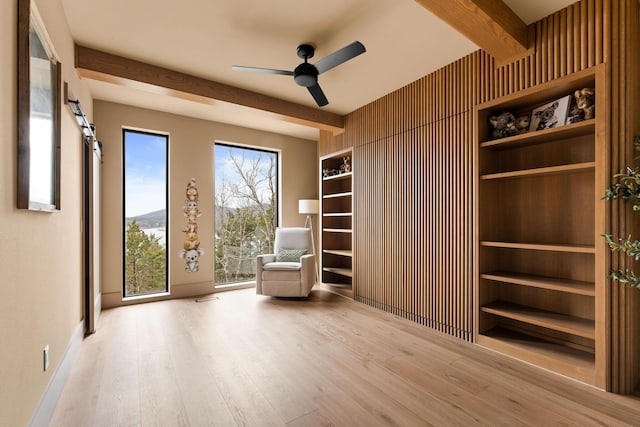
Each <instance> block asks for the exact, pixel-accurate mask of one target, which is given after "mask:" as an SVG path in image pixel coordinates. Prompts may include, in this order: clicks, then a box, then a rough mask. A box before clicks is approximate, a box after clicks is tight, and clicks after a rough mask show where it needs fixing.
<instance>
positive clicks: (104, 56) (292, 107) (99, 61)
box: [75, 45, 344, 133]
mask: <svg viewBox="0 0 640 427" xmlns="http://www.w3.org/2000/svg"><path fill="white" fill-rule="evenodd" d="M75 66H76V69H77V70H78V74H79V75H80V76H81V77H85V78H89V79H93V80H100V81H104V82H108V83H115V84H118V85H122V86H129V87H137V88H141V89H143V90H146V91H151V92H153V93H159V94H162V95H168V96H175V97H177V98H182V99H189V100H192V101H197V102H203V103H208V104H216V103H220V102H222V103H228V104H233V105H236V106H240V107H245V108H252V109H257V110H262V111H266V112H269V113H271V114H273V115H274V117H277V118H278V119H281V120H284V121H287V122H290V123H297V124H301V125H305V126H310V127H315V128H318V129H322V130H328V131H331V132H335V133H339V132H342V131H344V117H343V116H341V115H339V114H335V113H330V112H328V111H323V110H319V109H317V108H311V107H307V106H304V105H300V104H296V103H293V102H289V101H284V100H282V99H278V98H275V97H272V96H267V95H263V94H260V93H256V92H252V91H249V90H246V89H240V88H237V87H234V86H229V85H226V84H223V83H218V82H215V81H212V80H207V79H203V78H200V77H195V76H192V75H189V74H184V73H180V72H177V71H173V70H169V69H166V68H162V67H158V66H155V65H151V64H146V63H144V62H140V61H136V60H133V59H129V58H124V57H121V56H117V55H113V54H110V53H106V52H102V51H99V50H96V49H91V48H88V47H84V46H79V45H76V46H75Z"/></svg>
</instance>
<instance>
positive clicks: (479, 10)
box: [416, 0, 529, 60]
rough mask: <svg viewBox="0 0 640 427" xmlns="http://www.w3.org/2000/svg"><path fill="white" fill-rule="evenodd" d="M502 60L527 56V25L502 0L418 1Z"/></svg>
mask: <svg viewBox="0 0 640 427" xmlns="http://www.w3.org/2000/svg"><path fill="white" fill-rule="evenodd" d="M416 2H418V3H419V4H420V5H422V6H423V7H424V8H425V9H427V10H429V11H431V13H433V14H434V15H436V16H437V17H438V18H440V19H442V20H443V21H445V22H446V23H447V24H449V25H451V27H453V28H454V29H455V30H457V31H458V32H460V33H461V34H463V35H464V36H466V37H467V38H468V39H469V40H471V41H472V42H474V43H475V44H477V45H478V46H479V47H480V48H481V49H483V50H485V51H486V52H487V53H489V54H490V55H492V56H493V57H494V58H496V59H498V60H506V59H509V58H513V57H517V56H521V55H524V54H525V53H526V51H527V49H528V48H529V41H528V30H527V25H526V24H525V23H524V22H523V21H522V19H520V17H519V16H518V15H516V14H515V13H514V12H513V11H512V10H511V9H510V8H509V6H507V5H506V4H504V3H503V2H502V1H501V0H416Z"/></svg>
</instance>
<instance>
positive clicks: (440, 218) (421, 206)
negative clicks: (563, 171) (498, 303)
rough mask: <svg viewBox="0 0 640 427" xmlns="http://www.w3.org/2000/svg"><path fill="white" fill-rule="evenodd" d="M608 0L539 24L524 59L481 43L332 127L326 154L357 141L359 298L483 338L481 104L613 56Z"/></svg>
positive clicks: (323, 144) (587, 0) (324, 137)
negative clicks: (476, 273) (479, 290)
mask: <svg viewBox="0 0 640 427" xmlns="http://www.w3.org/2000/svg"><path fill="white" fill-rule="evenodd" d="M609 2H610V0H582V1H581V2H578V3H575V4H574V5H572V6H569V7H568V8H566V9H563V10H561V11H559V12H557V13H555V14H553V15H551V16H549V17H547V18H545V19H542V20H541V21H538V22H537V23H534V24H532V25H531V27H530V31H531V34H532V37H533V39H532V40H533V44H532V52H529V53H528V54H527V55H525V56H524V57H522V58H519V59H518V60H517V61H514V62H513V63H509V64H502V65H501V66H500V67H496V66H495V61H494V59H493V58H492V57H491V56H489V55H488V54H486V53H484V52H482V51H477V52H474V53H472V54H470V55H469V56H467V57H464V58H462V59H460V60H458V61H456V62H454V63H453V64H450V65H448V66H446V67H444V68H442V69H440V70H437V71H435V72H433V73H431V74H429V75H427V76H425V77H423V78H421V79H419V80H417V81H416V82H414V83H412V84H410V85H408V86H406V87H404V88H402V89H399V90H398V91H396V92H394V93H392V94H389V95H387V96H385V97H383V98H381V99H379V100H377V101H374V102H372V103H371V104H368V105H366V106H363V107H362V108H360V109H358V110H356V111H354V112H353V113H351V114H349V115H348V116H346V118H345V132H344V134H343V135H341V136H336V137H333V136H331V134H327V133H322V132H321V138H320V145H319V153H320V155H324V154H328V153H330V152H331V151H336V150H339V149H343V148H347V147H351V146H352V147H354V185H355V187H354V188H355V192H356V193H358V192H361V193H360V194H355V195H354V197H355V198H354V200H355V201H356V208H355V209H356V210H355V212H354V219H353V220H354V228H355V235H354V244H355V246H356V247H357V250H356V251H355V254H356V255H355V256H356V258H357V259H355V260H354V265H355V268H354V277H355V278H356V279H355V282H356V283H357V285H356V287H355V298H356V299H358V300H359V301H362V302H365V303H367V304H370V305H372V306H374V307H377V308H380V309H383V310H387V311H390V312H393V313H396V314H398V315H400V316H403V317H406V318H409V319H412V320H414V321H416V322H419V323H421V324H424V325H426V326H429V327H432V328H434V329H437V330H440V331H442V332H445V333H449V334H451V335H454V336H457V337H460V338H462V339H465V340H472V337H473V316H472V314H471V310H472V307H473V306H474V299H473V294H472V289H471V284H472V282H473V280H472V279H473V277H472V274H473V264H472V263H473V244H472V242H473V232H474V227H473V224H474V217H473V215H472V212H473V203H472V202H473V200H472V198H471V196H472V194H473V192H474V187H473V176H474V173H473V168H474V167H475V154H474V150H473V147H472V141H473V135H472V132H473V114H472V110H473V106H474V105H476V104H479V103H484V102H487V101H489V100H492V99H494V98H496V97H499V96H502V95H507V94H510V93H514V92H517V91H521V90H523V89H527V88H529V87H532V86H535V85H538V84H541V83H544V82H546V81H548V80H552V79H555V78H558V77H562V76H564V75H567V74H572V73H574V72H577V71H580V70H581V69H584V68H587V67H589V66H593V65H595V64H598V63H601V62H602V61H604V60H606V58H607V56H608V52H607V43H605V41H606V39H607V37H608V36H607V35H608V32H609V31H610V30H611V28H610V24H609V23H608V22H607V17H608V14H609V13H610V12H609V9H610V6H609ZM356 165H360V166H359V167H355V166H356ZM388 192H391V193H392V194H388ZM394 193H395V194H394ZM372 236H375V238H372Z"/></svg>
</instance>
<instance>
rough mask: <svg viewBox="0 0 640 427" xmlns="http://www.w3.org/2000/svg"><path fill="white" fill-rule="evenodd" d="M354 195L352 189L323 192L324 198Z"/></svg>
mask: <svg viewBox="0 0 640 427" xmlns="http://www.w3.org/2000/svg"><path fill="white" fill-rule="evenodd" d="M352 195H353V192H352V191H345V192H344V193H331V194H323V195H322V198H323V199H335V198H337V197H351V196H352Z"/></svg>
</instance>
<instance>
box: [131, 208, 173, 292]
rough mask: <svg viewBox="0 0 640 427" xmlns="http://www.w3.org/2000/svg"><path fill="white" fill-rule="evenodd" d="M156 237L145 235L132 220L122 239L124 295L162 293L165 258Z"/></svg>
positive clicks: (164, 280)
mask: <svg viewBox="0 0 640 427" xmlns="http://www.w3.org/2000/svg"><path fill="white" fill-rule="evenodd" d="M166 254H167V251H166V248H165V246H164V245H162V244H161V243H160V238H159V237H156V236H154V235H153V234H147V233H145V232H144V231H143V230H142V229H141V228H140V225H139V224H138V222H137V221H136V220H135V219H134V220H133V221H131V222H130V223H129V225H128V227H127V231H126V238H125V278H126V283H125V291H126V292H125V295H140V294H148V293H153V292H164V291H165V288H166V277H167V275H166V256H167V255H166Z"/></svg>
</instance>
